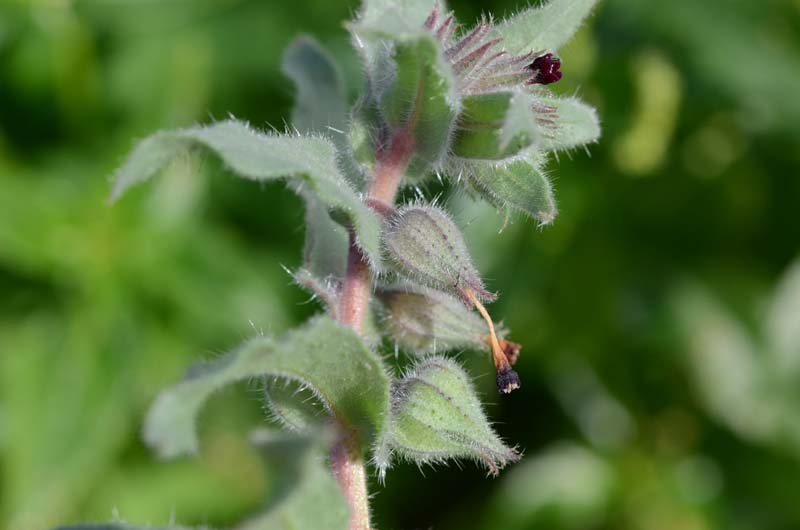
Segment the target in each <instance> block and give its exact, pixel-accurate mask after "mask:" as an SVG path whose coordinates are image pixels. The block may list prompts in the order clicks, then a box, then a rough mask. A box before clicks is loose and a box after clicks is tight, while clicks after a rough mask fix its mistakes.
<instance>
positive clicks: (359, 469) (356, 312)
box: [330, 128, 414, 530]
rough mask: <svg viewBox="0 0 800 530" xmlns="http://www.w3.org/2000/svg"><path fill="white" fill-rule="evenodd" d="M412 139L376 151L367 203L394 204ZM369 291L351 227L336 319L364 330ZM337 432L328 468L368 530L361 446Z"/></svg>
mask: <svg viewBox="0 0 800 530" xmlns="http://www.w3.org/2000/svg"><path fill="white" fill-rule="evenodd" d="M413 153H414V142H413V139H412V138H411V135H410V134H409V132H408V129H406V128H401V129H399V130H397V131H395V133H394V134H393V135H392V137H391V141H390V142H389V144H388V148H387V149H385V150H383V151H381V152H379V154H378V156H377V163H376V165H375V174H374V175H373V179H372V184H371V185H370V189H369V193H368V196H367V200H368V202H371V203H372V204H376V203H377V205H380V206H379V207H378V208H380V209H383V210H384V211H385V210H388V209H389V208H391V206H392V205H393V204H394V201H395V196H396V195H397V189H398V188H399V186H400V182H401V180H402V179H403V174H404V173H405V170H406V168H407V167H408V163H409V161H410V159H411V155H412V154H413ZM371 291H372V271H371V270H370V268H369V264H368V262H367V260H366V258H365V256H364V254H363V252H362V251H361V249H360V248H359V246H358V243H357V241H356V234H355V232H354V231H353V230H350V249H349V252H348V257H347V273H346V275H345V278H344V282H343V283H342V293H341V298H340V301H339V312H338V314H339V322H341V323H342V324H344V325H345V326H348V327H350V328H352V329H354V330H355V331H356V332H357V333H359V334H362V333H363V332H364V321H365V319H366V316H367V312H368V311H369V298H370V293H371ZM338 428H339V435H338V437H337V439H336V441H335V442H334V443H333V445H332V446H331V448H330V460H331V470H332V471H333V476H334V477H335V478H336V481H337V482H338V484H339V487H340V488H341V489H342V492H343V493H344V496H345V499H346V500H347V504H348V506H349V507H350V530H369V528H370V517H369V496H368V493H367V474H366V469H365V465H364V456H363V452H364V448H363V447H362V446H361V443H360V441H359V440H358V437H357V436H356V433H355V432H354V431H352V430H350V429H348V428H347V427H346V426H344V425H341V424H339V425H338Z"/></svg>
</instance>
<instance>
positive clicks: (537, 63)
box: [528, 53, 563, 85]
mask: <svg viewBox="0 0 800 530" xmlns="http://www.w3.org/2000/svg"><path fill="white" fill-rule="evenodd" d="M528 70H531V71H532V72H534V75H533V77H531V78H530V79H529V80H528V84H531V85H533V84H539V85H549V84H550V83H555V82H556V81H560V80H561V76H562V75H563V74H562V73H561V59H559V58H558V57H553V54H552V53H546V54H544V55H542V56H539V57H537V58H536V60H534V61H533V62H532V63H531V64H530V65H528Z"/></svg>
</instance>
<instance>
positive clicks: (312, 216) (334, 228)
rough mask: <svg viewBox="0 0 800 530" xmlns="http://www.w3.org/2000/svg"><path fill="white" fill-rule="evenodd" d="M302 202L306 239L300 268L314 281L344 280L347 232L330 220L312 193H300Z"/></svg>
mask: <svg viewBox="0 0 800 530" xmlns="http://www.w3.org/2000/svg"><path fill="white" fill-rule="evenodd" d="M302 195H303V197H304V198H305V201H306V214H305V220H306V222H305V227H306V240H305V247H304V248H303V266H304V267H305V269H306V271H307V272H308V273H309V274H310V275H311V276H313V277H315V278H317V279H318V280H317V281H318V282H320V283H321V284H324V283H325V282H326V281H327V280H328V279H330V278H334V279H341V278H344V274H345V271H346V270H347V253H348V250H349V248H350V242H349V236H348V235H347V230H345V228H344V227H343V226H342V225H340V224H339V223H337V222H336V221H334V220H333V219H331V216H330V215H328V212H327V211H326V209H325V207H324V205H323V204H321V203H320V201H319V200H318V199H317V198H316V197H315V195H314V194H313V193H308V192H303V193H302Z"/></svg>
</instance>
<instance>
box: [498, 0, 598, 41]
mask: <svg viewBox="0 0 800 530" xmlns="http://www.w3.org/2000/svg"><path fill="white" fill-rule="evenodd" d="M596 3H597V0H550V1H549V2H547V3H546V4H544V5H543V6H539V7H530V8H528V9H526V10H524V11H522V12H520V13H518V14H516V15H514V16H512V17H510V18H508V19H506V20H504V21H503V22H502V23H500V24H498V25H497V26H495V28H494V35H496V36H497V37H500V38H503V39H504V44H505V47H506V50H508V51H509V52H511V53H525V52H528V51H531V50H553V51H555V50H558V49H559V48H560V47H561V46H562V45H563V44H564V43H566V42H567V41H568V40H570V39H571V38H572V36H573V35H574V34H575V32H577V31H578V29H579V28H580V27H581V24H582V23H583V21H584V20H585V19H586V17H588V16H589V14H590V13H591V12H592V9H593V8H594V5H595V4H596Z"/></svg>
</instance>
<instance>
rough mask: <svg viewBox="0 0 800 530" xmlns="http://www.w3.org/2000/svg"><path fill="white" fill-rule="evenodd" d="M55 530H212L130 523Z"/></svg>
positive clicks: (73, 526) (56, 529) (58, 529)
mask: <svg viewBox="0 0 800 530" xmlns="http://www.w3.org/2000/svg"><path fill="white" fill-rule="evenodd" d="M53 530H211V529H210V528H206V527H203V528H194V529H189V528H187V527H185V526H172V525H170V526H148V525H131V524H128V523H84V524H77V525H70V526H59V527H58V528H55V529H53Z"/></svg>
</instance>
